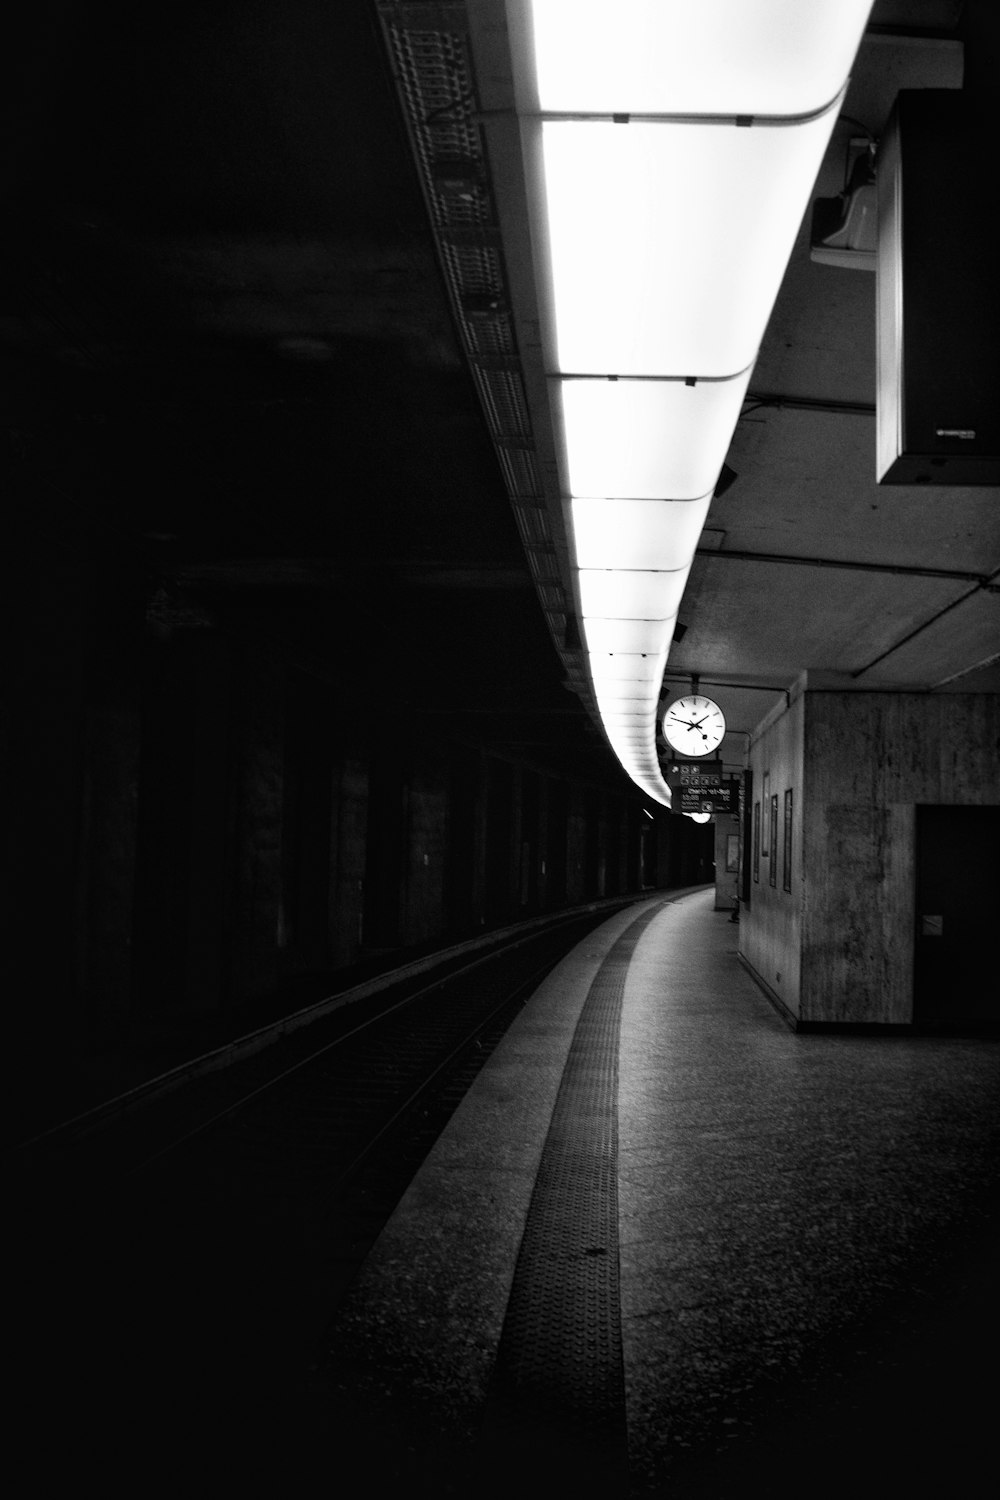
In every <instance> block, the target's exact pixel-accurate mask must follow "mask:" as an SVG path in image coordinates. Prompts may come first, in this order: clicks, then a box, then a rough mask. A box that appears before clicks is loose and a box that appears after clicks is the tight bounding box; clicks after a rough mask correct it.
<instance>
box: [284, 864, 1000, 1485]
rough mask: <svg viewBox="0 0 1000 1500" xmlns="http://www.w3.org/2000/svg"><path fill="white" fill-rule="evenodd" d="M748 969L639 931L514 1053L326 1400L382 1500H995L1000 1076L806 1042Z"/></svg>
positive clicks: (418, 1184)
mask: <svg viewBox="0 0 1000 1500" xmlns="http://www.w3.org/2000/svg"><path fill="white" fill-rule="evenodd" d="M737 943H738V927H737V926H736V925H734V924H733V923H732V922H730V920H729V917H728V914H726V913H721V912H715V911H713V909H712V893H711V892H710V891H706V892H699V893H697V894H693V895H685V896H683V897H681V898H680V899H670V898H664V897H663V896H659V897H657V898H655V899H652V900H649V901H647V902H642V903H640V904H638V905H636V906H633V907H631V908H629V909H628V910H626V911H623V912H620V913H618V914H617V915H615V916H613V917H612V918H610V920H608V921H607V922H606V923H604V924H603V926H601V927H600V928H599V929H598V930H596V931H595V932H594V933H593V934H592V935H591V936H590V937H588V938H587V939H586V940H585V941H584V942H582V943H581V944H580V945H579V946H578V947H577V948H576V949H575V950H574V951H573V952H572V953H571V954H570V955H569V956H568V957H567V958H566V959H565V960H564V961H563V962H562V963H561V964H560V965H559V966H558V968H557V969H556V970H554V971H553V973H552V974H551V975H550V976H549V978H548V979H546V980H545V982H544V983H543V984H542V986H541V988H540V989H539V990H538V991H537V992H536V994H535V995H534V996H533V998H532V999H531V1001H530V1002H529V1003H528V1004H527V1005H526V1006H525V1008H524V1009H523V1011H522V1013H521V1015H520V1018H519V1020H518V1021H517V1022H516V1023H515V1025H514V1026H513V1027H512V1029H511V1030H510V1031H509V1032H508V1033H507V1035H506V1037H505V1038H504V1040H503V1042H502V1043H501V1044H500V1046H499V1047H498V1048H497V1049H496V1051H495V1052H494V1053H493V1055H492V1056H491V1058H490V1059H489V1061H488V1063H487V1064H486V1066H485V1067H484V1069H483V1070H482V1072H481V1073H480V1075H479V1077H478V1079H477V1081H476V1083H475V1085H474V1087H473V1088H472V1090H471V1091H470V1092H469V1094H468V1095H467V1096H466V1097H465V1099H464V1101H463V1103H462V1104H461V1106H460V1107H459V1109H458V1111H457V1113H456V1114H455V1115H454V1117H453V1119H452V1121H451V1124H450V1126H449V1127H448V1128H447V1130H446V1131H445V1132H444V1134H443V1135H442V1136H441V1137H440V1139H439V1140H438V1142H437V1145H436V1147H435V1148H434V1150H433V1151H432V1153H431V1155H430V1156H429V1158H428V1159H427V1161H426V1162H425V1164H424V1166H423V1167H422V1169H421V1170H420V1172H419V1173H418V1175H417V1176H416V1177H415V1179H414V1180H413V1182H412V1184H411V1186H410V1188H409V1190H408V1191H407V1193H406V1195H405V1196H404V1198H403V1199H402V1201H401V1202H400V1204H399V1207H398V1209H397V1211H396V1213H395V1214H394V1216H393V1217H392V1219H391V1220H390V1221H389V1223H388V1224H387V1225H386V1227H385V1229H384V1231H383V1233H382V1234H381V1237H380V1238H379V1239H378V1241H377V1242H376V1244H375V1245H374V1247H373V1249H372V1251H371V1253H370V1255H369V1256H368V1259H367V1261H366V1262H365V1264H364V1266H363V1268H362V1271H361V1273H360V1275H359V1277H358V1278H357V1280H356V1282H355V1283H354V1285H353V1286H352V1288H351V1290H350V1291H349V1293H348V1294H347V1296H346V1298H345V1299H344V1300H343V1302H342V1303H341V1305H340V1307H339V1309H338V1312H337V1314H336V1317H335V1320H334V1323H333V1325H332V1327H331V1329H330V1333H329V1336H328V1339H327V1341H326V1355H325V1359H324V1360H323V1361H322V1363H321V1368H319V1369H317V1371H316V1379H315V1382H314V1384H313V1387H312V1390H311V1394H310V1398H309V1406H310V1408H311V1410H310V1413H309V1416H308V1423H309V1425H311V1426H312V1427H313V1428H314V1429H317V1430H318V1431H319V1432H321V1433H325V1434H326V1438H327V1439H328V1441H329V1444H330V1446H329V1450H328V1451H329V1452H330V1454H331V1459H333V1456H334V1455H335V1465H336V1469H337V1471H338V1472H342V1471H343V1470H344V1469H345V1468H347V1469H348V1470H350V1468H351V1466H352V1465H357V1466H358V1467H357V1468H356V1472H358V1473H361V1474H364V1476H365V1479H364V1491H363V1492H364V1493H372V1494H375V1493H385V1494H398V1495H401V1496H402V1495H413V1494H421V1495H423V1494H435V1495H461V1496H479V1495H482V1494H497V1495H501V1494H502V1495H506V1496H511V1497H517V1496H532V1495H535V1494H552V1495H555V1494H559V1495H567V1496H583V1495H604V1496H613V1497H614V1496H635V1497H638V1496H644V1495H664V1496H667V1495H669V1496H671V1497H679V1500H683V1497H692V1500H693V1497H711V1500H724V1497H728V1496H734V1497H735V1496H743V1495H745V1494H747V1493H751V1494H754V1495H771V1496H775V1497H786V1496H787V1497H792V1496H795V1497H799V1496H809V1497H815V1496H827V1495H830V1496H833V1495H838V1496H840V1495H842V1494H844V1493H845V1492H847V1491H854V1492H856V1493H859V1494H861V1495H875V1494H883V1493H884V1494H900V1495H902V1494H905V1495H907V1496H910V1497H912V1496H922V1495H928V1496H930V1495H934V1496H940V1495H944V1494H953V1495H961V1496H962V1497H963V1500H973V1497H975V1496H978V1495H980V1494H983V1495H985V1494H987V1493H992V1484H993V1482H994V1481H993V1476H992V1470H993V1468H994V1463H993V1455H992V1444H993V1431H992V1424H993V1422H994V1420H995V1398H994V1390H995V1375H994V1371H993V1364H994V1361H995V1351H996V1347H997V1343H996V1339H997V1334H998V1332H1000V1320H998V1317H997V1312H996V1300H997V1298H996V1291H997V1286H996V1281H997V1266H998V1264H1000V1261H998V1258H997V1252H998V1249H1000V1231H998V1216H997V1207H998V1203H1000V1192H998V1186H1000V1157H998V1152H997V1123H998V1117H1000V1048H998V1046H997V1044H996V1042H995V1041H991V1040H989V1039H980V1038H974V1039H963V1038H955V1037H951V1038H948V1037H926V1036H925V1037H914V1036H910V1037H903V1038H885V1037H878V1038H872V1037H861V1036H856V1035H855V1036H843V1037H837V1036H802V1035H795V1034H794V1033H793V1032H792V1031H790V1030H789V1029H788V1027H787V1025H786V1024H785V1023H784V1021H783V1020H782V1019H781V1018H780V1017H779V1016H778V1014H777V1013H776V1012H775V1010H774V1009H773V1008H772V1006H771V1005H770V1003H769V1001H768V1000H767V999H766V997H765V996H764V995H763V994H762V993H761V992H760V991H759V990H758V989H757V987H756V986H755V984H754V983H753V981H752V980H751V978H750V977H749V975H748V974H747V973H746V971H745V970H744V969H743V968H742V967H741V965H740V963H739V961H738V957H737ZM303 1420H304V1421H305V1420H306V1418H305V1416H304V1418H303ZM356 1493H362V1491H361V1490H358V1491H356Z"/></svg>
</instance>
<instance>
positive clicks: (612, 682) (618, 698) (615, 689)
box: [594, 673, 662, 705]
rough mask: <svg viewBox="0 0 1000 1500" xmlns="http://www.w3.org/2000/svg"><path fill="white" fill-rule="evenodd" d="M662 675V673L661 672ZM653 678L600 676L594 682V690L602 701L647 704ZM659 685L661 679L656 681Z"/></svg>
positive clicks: (656, 684) (656, 685)
mask: <svg viewBox="0 0 1000 1500" xmlns="http://www.w3.org/2000/svg"><path fill="white" fill-rule="evenodd" d="M661 677H662V673H661ZM651 685H652V679H650V680H648V681H646V682H643V681H642V680H641V679H639V678H635V677H628V678H622V677H598V678H597V679H596V680H595V682H594V691H595V692H596V693H597V696H598V698H599V699H600V700H601V702H602V703H611V702H615V703H618V704H619V705H621V703H623V702H629V703H642V704H645V703H646V702H647V701H648V697H649V688H650V686H651ZM655 687H659V681H657V682H656V683H655Z"/></svg>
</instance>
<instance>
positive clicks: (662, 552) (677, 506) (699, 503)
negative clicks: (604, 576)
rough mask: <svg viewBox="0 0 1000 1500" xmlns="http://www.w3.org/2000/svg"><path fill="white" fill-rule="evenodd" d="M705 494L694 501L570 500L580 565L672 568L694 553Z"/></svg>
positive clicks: (704, 512) (705, 505)
mask: <svg viewBox="0 0 1000 1500" xmlns="http://www.w3.org/2000/svg"><path fill="white" fill-rule="evenodd" d="M711 498H712V497H711V496H710V495H704V496H703V497H702V499H700V500H580V499H577V500H573V501H572V502H571V507H570V508H571V513H572V516H573V536H574V539H575V541H576V560H577V564H578V565H579V566H580V567H581V568H631V569H634V568H640V569H655V570H656V571H658V572H659V571H663V572H675V571H676V570H677V569H679V568H684V567H687V566H688V564H689V563H690V561H691V558H692V556H693V555H694V551H695V548H696V547H697V545H698V538H699V537H700V536H701V531H702V527H703V526H704V524H705V519H706V517H707V515H708V507H709V505H710V503H711Z"/></svg>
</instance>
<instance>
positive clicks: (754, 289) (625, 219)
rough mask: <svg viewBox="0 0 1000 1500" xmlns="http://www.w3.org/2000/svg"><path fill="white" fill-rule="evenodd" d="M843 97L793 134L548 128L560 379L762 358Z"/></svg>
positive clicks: (599, 125) (699, 370) (692, 369)
mask: <svg viewBox="0 0 1000 1500" xmlns="http://www.w3.org/2000/svg"><path fill="white" fill-rule="evenodd" d="M841 102H842V101H841V98H839V97H838V99H837V100H835V101H834V103H833V104H831V105H830V107H829V108H828V109H827V110H826V111H825V113H824V114H822V115H821V116H819V117H818V118H817V119H814V120H809V121H807V122H806V123H804V124H797V125H780V126H770V125H754V126H751V127H749V128H741V127H739V126H736V125H718V124H711V125H706V124H698V125H690V124H674V123H671V124H662V123H661V124H652V125H651V124H643V123H639V122H633V123H632V124H629V125H616V124H607V123H604V122H603V121H601V122H598V121H575V120H574V121H552V120H548V121H545V122H544V123H543V124H542V125H541V131H542V143H543V155H544V172H545V196H546V207H547V222H548V241H549V253H550V256H551V277H552V297H553V304H554V321H555V342H556V359H557V362H558V370H560V371H561V372H562V373H564V374H603V375H615V374H617V375H660V376H663V375H673V376H681V377H687V376H699V377H724V378H726V379H728V378H730V377H732V376H734V375H736V374H737V373H739V372H741V371H745V370H746V369H747V368H748V367H749V366H750V365H751V364H752V363H753V361H754V359H755V358H756V355H757V349H758V346H759V344H760V341H761V337H762V335H763V332H764V327H765V325H766V323H767V320H768V317H769V316H770V313H771V308H772V305H773V303H774V299H775V297H776V295H777V292H778V287H779V285H780V283H781V278H782V276H783V274H784V271H785V266H786V264H787V261H788V257H789V255H790V253H791V250H792V246H793V244H794V243H795V237H796V234H797V233H798V229H799V225H800V223H801V221H802V213H803V209H804V206H805V204H806V202H807V200H808V197H809V192H810V189H811V188H812V186H813V183H814V182H815V179H816V174H817V172H818V170H819V166H820V162H821V161H822V158H823V152H824V151H825V149H826V145H827V142H828V140H829V138H830V132H831V131H832V129H833V126H834V123H835V122H836V119H837V115H838V112H839V109H840V104H841Z"/></svg>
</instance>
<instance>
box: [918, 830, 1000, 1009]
mask: <svg viewBox="0 0 1000 1500" xmlns="http://www.w3.org/2000/svg"><path fill="white" fill-rule="evenodd" d="M916 811H917V825H916V836H917V858H916V936H915V952H914V966H913V1019H914V1021H917V1022H935V1023H938V1024H952V1025H966V1024H969V1023H973V1022H974V1023H977V1024H979V1025H983V1024H992V1025H993V1026H1000V983H998V982H997V969H998V964H997V957H996V934H995V929H994V924H995V923H996V921H997V919H998V917H1000V806H990V807H935V806H918V807H917V810H916Z"/></svg>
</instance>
